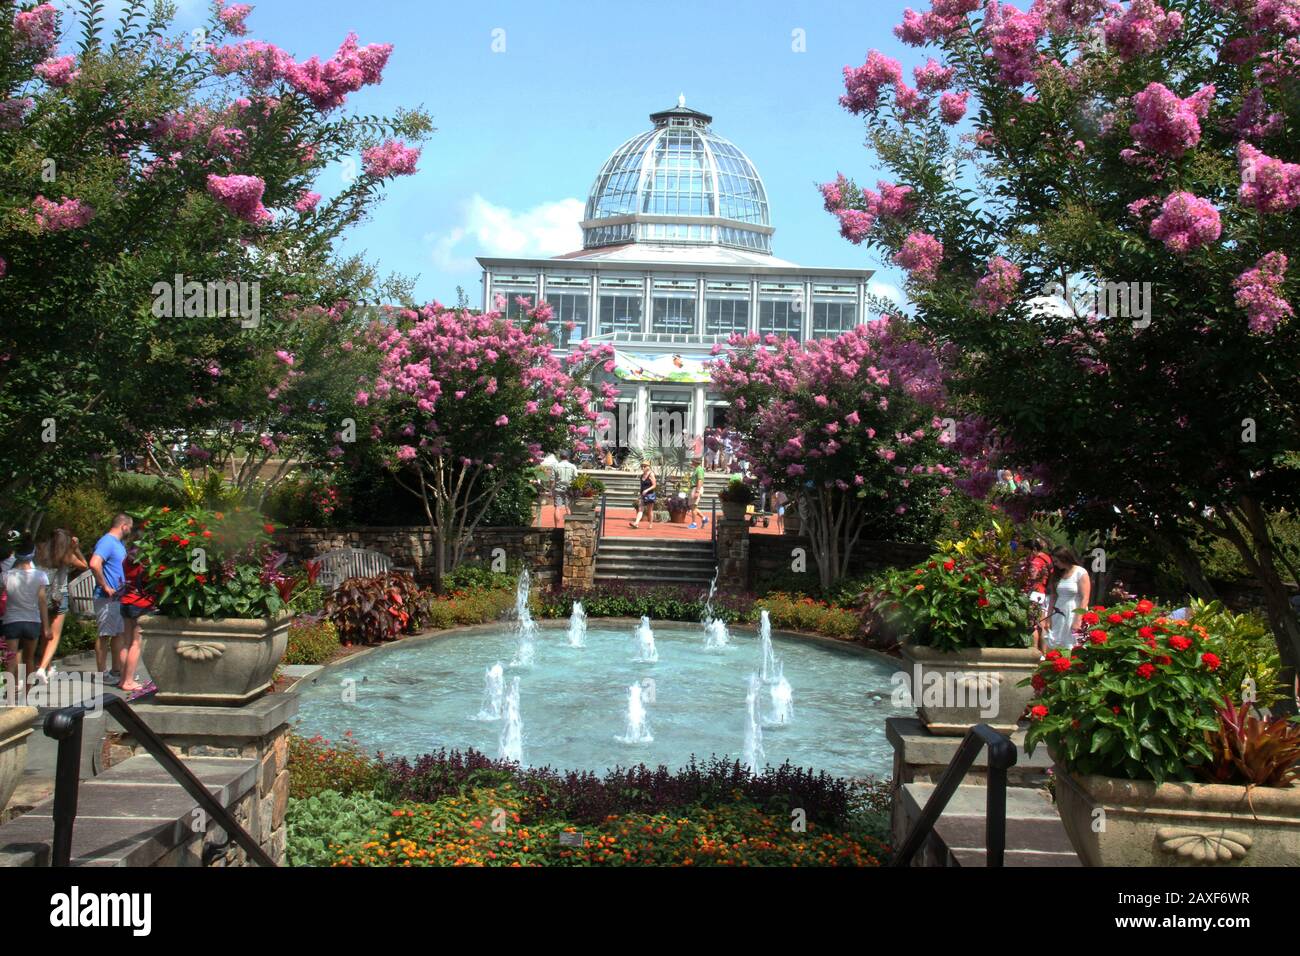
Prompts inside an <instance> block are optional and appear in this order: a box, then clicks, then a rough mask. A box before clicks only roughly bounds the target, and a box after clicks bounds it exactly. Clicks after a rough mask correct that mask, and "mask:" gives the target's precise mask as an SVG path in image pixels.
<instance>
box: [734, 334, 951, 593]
mask: <svg viewBox="0 0 1300 956" xmlns="http://www.w3.org/2000/svg"><path fill="white" fill-rule="evenodd" d="M711 374H712V379H713V387H714V388H716V389H717V390H718V391H719V392H720V393H721V394H722V396H723V397H724V398H726V399H727V400H728V401H729V402H730V403H731V409H730V421H731V423H732V425H733V427H734V428H736V430H737V431H739V432H740V434H741V435H742V436H743V447H742V449H741V455H742V456H743V457H744V458H745V459H746V460H748V461H749V463H750V466H751V469H752V471H753V472H754V474H755V475H756V476H757V478H758V481H759V483H760V484H761V485H763V486H764V487H766V488H768V489H770V490H772V491H776V490H783V491H785V492H787V493H788V494H790V495H798V496H799V497H800V498H801V499H802V500H803V509H802V511H801V513H802V514H803V515H804V516H805V518H804V521H805V524H804V527H805V529H806V531H807V533H808V536H809V539H810V541H811V544H812V550H813V554H814V556H815V558H816V562H817V568H818V573H819V575H820V581H821V584H822V586H823V587H830V586H831V585H832V584H834V582H836V581H837V580H839V579H840V578H842V577H843V576H844V575H845V574H846V573H847V572H848V568H849V561H850V558H851V556H852V554H853V547H854V545H855V544H856V542H857V541H858V539H859V537H860V536H861V535H862V533H863V531H864V529H866V528H867V527H868V526H869V525H870V524H871V523H873V521H874V522H875V523H877V525H878V523H879V522H880V520H881V518H882V517H883V516H886V515H888V516H899V517H901V516H903V515H906V514H907V513H908V512H909V510H912V509H915V508H917V507H922V506H929V505H932V504H933V501H927V499H935V498H938V499H942V498H943V497H946V496H947V495H949V494H950V493H951V492H952V487H953V486H952V481H953V478H954V477H955V475H956V470H955V468H954V467H953V466H954V464H955V463H956V454H955V452H954V451H953V450H952V449H950V448H948V447H946V446H947V445H949V444H950V443H951V436H952V426H953V425H954V424H955V422H954V421H952V420H949V421H948V422H945V421H944V419H943V418H942V417H940V415H939V409H940V408H942V406H943V403H944V400H945V394H946V389H945V386H944V374H943V370H942V367H941V365H940V362H939V357H938V355H937V354H936V353H935V352H934V351H932V350H931V349H930V348H928V347H927V346H926V345H925V343H924V342H922V341H920V340H919V339H918V338H917V337H916V336H914V335H910V334H908V332H907V330H906V328H905V327H904V325H903V324H902V323H901V322H900V321H899V320H897V319H878V320H876V321H873V322H870V323H867V324H866V325H862V326H858V327H857V328H854V329H853V330H851V331H849V332H845V333H844V334H843V335H841V336H840V337H839V338H836V339H814V340H812V341H809V342H805V343H799V342H796V341H794V340H792V339H790V338H786V337H776V336H766V337H760V336H758V335H755V334H750V335H747V336H742V335H734V336H732V337H731V339H730V341H729V342H728V349H727V351H726V352H725V353H722V354H721V357H720V358H719V359H718V360H717V361H715V362H714V363H712V365H711Z"/></svg>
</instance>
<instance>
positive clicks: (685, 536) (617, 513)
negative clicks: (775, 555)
mask: <svg viewBox="0 0 1300 956" xmlns="http://www.w3.org/2000/svg"><path fill="white" fill-rule="evenodd" d="M703 514H704V517H706V518H708V517H709V516H710V514H709V509H707V508H705V509H703ZM635 517H636V509H634V508H615V507H613V506H611V507H610V509H609V514H608V516H607V517H606V520H605V536H606V537H607V538H660V539H665V540H672V541H682V540H695V541H708V540H709V539H711V538H712V537H713V529H712V528H711V527H710V526H709V525H707V524H706V525H705V526H704V527H702V528H696V529H695V530H693V531H692V530H691V528H690V526H689V525H684V524H673V523H672V522H670V521H656V522H655V523H654V524H653V525H652V524H650V523H649V522H647V521H642V522H641V527H639V528H629V527H628V522H629V521H631V520H632V519H633V518H635ZM718 517H719V518H721V517H722V511H721V509H719V510H718ZM539 526H540V527H543V528H557V527H563V526H564V519H563V517H561V518H560V519H559V521H558V522H557V521H556V519H555V508H554V507H552V506H551V505H544V506H543V507H542V517H541V522H540V525H539ZM750 531H751V533H753V534H780V533H781V531H780V530H779V529H778V528H777V520H776V515H772V516H771V517H770V518H769V519H768V526H767V527H766V528H764V527H763V519H762V518H759V520H758V524H757V525H756V526H754V527H752V528H751V529H750Z"/></svg>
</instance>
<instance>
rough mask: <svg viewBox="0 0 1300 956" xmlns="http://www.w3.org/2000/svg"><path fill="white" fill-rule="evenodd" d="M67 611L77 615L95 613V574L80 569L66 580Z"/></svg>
mask: <svg viewBox="0 0 1300 956" xmlns="http://www.w3.org/2000/svg"><path fill="white" fill-rule="evenodd" d="M68 612H69V613H70V614H75V615H76V616H77V617H94V615H95V575H94V574H93V573H92V572H90V571H82V572H81V573H80V574H78V575H77V576H76V577H75V578H73V579H72V580H71V581H69V582H68Z"/></svg>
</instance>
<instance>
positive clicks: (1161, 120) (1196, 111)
mask: <svg viewBox="0 0 1300 956" xmlns="http://www.w3.org/2000/svg"><path fill="white" fill-rule="evenodd" d="M1214 92H1215V90H1214V86H1213V85H1210V86H1203V87H1201V88H1200V89H1199V90H1197V91H1196V92H1195V93H1193V94H1192V95H1191V96H1189V97H1187V99H1180V98H1179V97H1178V94H1176V93H1174V92H1173V91H1172V90H1170V89H1169V88H1168V87H1167V86H1165V85H1164V84H1163V83H1151V84H1149V85H1148V86H1147V88H1146V89H1144V90H1143V91H1142V92H1141V93H1138V94H1137V95H1136V96H1134V97H1133V112H1134V114H1135V115H1136V116H1137V122H1136V123H1134V124H1133V125H1132V126H1130V127H1129V133H1130V134H1132V136H1133V141H1134V142H1136V143H1137V144H1138V145H1139V146H1141V147H1142V148H1144V149H1149V150H1151V151H1152V152H1153V153H1160V154H1162V155H1164V156H1170V157H1173V158H1175V159H1176V158H1178V157H1179V156H1182V155H1183V154H1184V153H1185V152H1187V150H1189V149H1191V148H1192V147H1193V146H1195V145H1196V144H1197V143H1199V142H1200V141H1201V123H1200V121H1201V120H1203V119H1205V117H1206V115H1207V114H1208V113H1209V110H1210V104H1211V103H1213V102H1214Z"/></svg>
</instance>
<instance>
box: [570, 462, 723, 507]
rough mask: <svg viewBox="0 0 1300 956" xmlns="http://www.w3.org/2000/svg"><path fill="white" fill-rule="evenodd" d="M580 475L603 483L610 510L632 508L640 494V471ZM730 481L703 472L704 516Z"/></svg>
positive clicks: (585, 469) (602, 471)
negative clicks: (597, 479)
mask: <svg viewBox="0 0 1300 956" xmlns="http://www.w3.org/2000/svg"><path fill="white" fill-rule="evenodd" d="M582 474H584V475H591V477H593V478H599V479H600V480H601V481H602V482H604V483H605V494H606V496H607V497H608V501H609V505H610V507H611V508H631V507H634V505H635V502H636V498H637V495H639V494H640V493H641V472H640V471H607V470H596V469H589V468H584V469H583V470H582ZM730 480H731V476H730V475H726V474H723V473H722V472H715V471H709V472H705V474H704V494H703V495H702V496H701V497H700V509H701V510H702V511H703V512H704V513H705V514H707V513H708V511H709V507H710V505H711V503H712V501H713V499H714V497H715V496H716V495H717V493H718V492H719V491H721V490H722V489H723V488H725V487H726V486H727V482H729V481H730ZM661 497H662V496H661Z"/></svg>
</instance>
